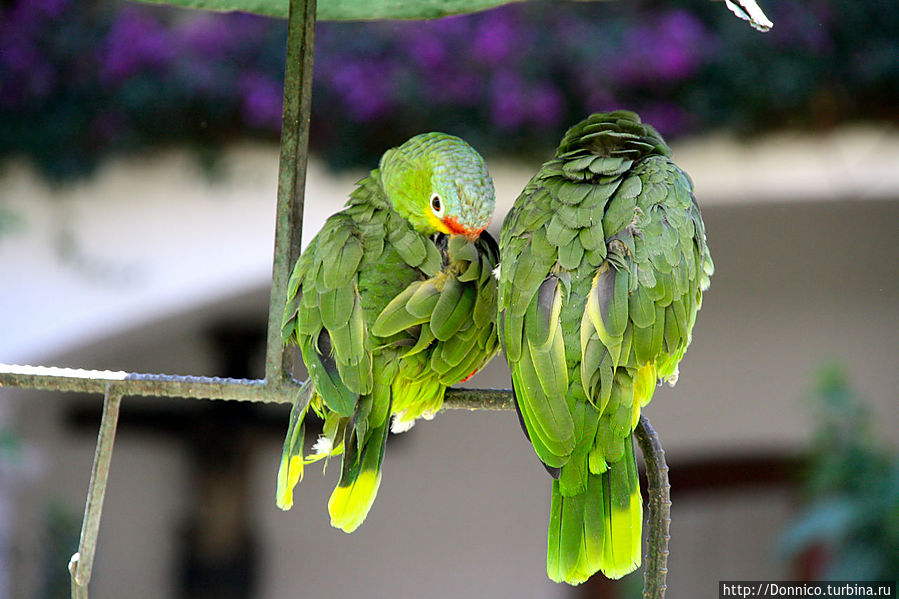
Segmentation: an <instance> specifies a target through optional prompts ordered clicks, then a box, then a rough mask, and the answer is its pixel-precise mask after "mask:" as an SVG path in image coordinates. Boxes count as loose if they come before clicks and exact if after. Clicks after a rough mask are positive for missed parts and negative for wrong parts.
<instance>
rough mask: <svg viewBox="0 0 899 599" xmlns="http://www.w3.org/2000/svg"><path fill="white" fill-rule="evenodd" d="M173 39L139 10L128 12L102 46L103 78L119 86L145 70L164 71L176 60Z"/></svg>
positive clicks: (113, 28) (127, 10)
mask: <svg viewBox="0 0 899 599" xmlns="http://www.w3.org/2000/svg"><path fill="white" fill-rule="evenodd" d="M173 37H174V36H173V35H172V34H171V32H170V31H169V29H167V28H166V27H164V26H163V25H162V24H161V23H160V22H159V21H157V20H156V19H154V18H152V17H150V16H148V15H146V14H145V13H143V12H142V11H140V10H138V9H136V8H132V7H127V8H125V9H124V10H122V12H121V13H119V15H118V18H117V19H116V20H115V22H114V23H113V25H112V28H111V29H110V30H109V35H108V36H107V37H106V39H105V40H104V43H103V46H102V50H101V52H102V55H101V74H102V77H103V78H104V79H105V80H107V81H109V82H111V83H116V82H119V81H122V80H124V79H127V78H128V77H131V76H132V75H134V74H136V73H137V72H139V71H140V70H142V69H145V68H151V69H162V68H163V67H165V66H167V65H168V64H169V63H170V62H171V61H172V60H173V59H174V58H175V56H176V48H175V45H174V43H173V41H174V39H173Z"/></svg>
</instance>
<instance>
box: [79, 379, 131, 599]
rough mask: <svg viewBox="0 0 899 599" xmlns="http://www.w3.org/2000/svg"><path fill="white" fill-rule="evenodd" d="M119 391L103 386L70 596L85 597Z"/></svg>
mask: <svg viewBox="0 0 899 599" xmlns="http://www.w3.org/2000/svg"><path fill="white" fill-rule="evenodd" d="M121 404H122V394H121V392H120V391H119V390H118V389H117V388H116V386H115V384H109V385H107V386H106V395H105V397H104V398H103V416H102V418H101V419H100V432H99V434H98V435H97V449H96V452H95V453H94V465H93V468H92V469H91V482H90V485H89V486H88V490H87V501H86V502H85V505H84V519H83V520H82V521H81V540H80V541H79V543H78V552H77V553H76V554H75V555H73V556H72V559H71V560H70V561H69V573H70V574H71V576H72V599H82V598H83V599H87V585H88V583H89V582H90V580H91V571H92V570H93V567H94V554H95V552H96V550H97V535H98V534H99V532H100V515H101V514H102V513H103V498H104V496H105V495H106V481H107V480H108V479H109V465H110V463H111V462H112V445H113V442H114V441H115V431H116V426H117V425H118V422H119V407H120V406H121Z"/></svg>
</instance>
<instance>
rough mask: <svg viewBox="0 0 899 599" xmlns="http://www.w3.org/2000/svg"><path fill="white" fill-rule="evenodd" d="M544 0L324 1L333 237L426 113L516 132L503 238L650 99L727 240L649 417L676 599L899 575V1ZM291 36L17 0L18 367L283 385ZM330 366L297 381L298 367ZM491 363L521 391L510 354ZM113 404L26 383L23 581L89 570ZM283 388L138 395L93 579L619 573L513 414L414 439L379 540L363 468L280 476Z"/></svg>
mask: <svg viewBox="0 0 899 599" xmlns="http://www.w3.org/2000/svg"><path fill="white" fill-rule="evenodd" d="M763 8H764V9H765V12H766V13H767V14H768V16H769V17H770V18H771V19H772V20H773V21H774V23H775V27H774V29H773V30H771V31H770V32H769V33H766V34H761V33H759V32H757V31H754V30H753V29H751V28H750V27H749V26H748V25H747V24H746V23H745V22H743V21H739V20H737V19H736V18H734V16H733V15H732V14H731V13H730V12H729V11H728V10H727V9H726V8H725V6H724V4H723V3H722V2H714V1H710V0H665V1H661V0H659V1H652V2H651V1H639V2H638V1H628V2H623V1H622V2H583V3H571V2H532V3H521V4H514V5H510V6H506V7H503V8H499V9H495V10H491V11H487V12H484V13H480V14H475V15H468V16H460V17H451V18H446V19H441V20H437V21H432V22H402V23H399V22H380V23H320V24H319V26H318V29H317V33H316V56H315V83H314V92H313V105H312V106H313V108H312V133H311V135H312V142H311V143H312V147H311V152H312V158H311V162H310V167H309V174H308V181H307V196H306V197H307V200H306V219H305V224H304V234H303V237H304V239H305V240H308V239H310V238H311V237H312V235H314V234H315V232H316V231H317V229H318V227H320V226H321V224H322V222H324V219H325V218H327V216H328V215H330V214H331V213H333V212H335V211H336V210H338V209H339V208H340V207H341V205H342V204H343V202H344V201H345V199H346V197H347V195H348V193H349V191H350V190H351V189H352V186H353V183H354V181H356V180H358V179H359V178H361V177H362V176H364V175H365V173H366V172H367V170H368V169H370V168H373V167H374V166H375V164H376V161H377V158H378V156H379V155H380V154H381V153H382V152H383V150H384V149H386V148H388V147H390V146H392V145H396V144H398V143H401V142H402V141H403V140H405V139H406V138H408V137H409V136H411V135H414V134H416V133H420V132H422V131H426V130H442V131H446V132H449V133H454V134H456V135H460V136H462V137H464V138H466V139H467V140H469V141H470V142H471V143H472V144H473V145H474V146H475V147H476V148H477V149H478V150H480V151H481V152H482V153H483V154H484V155H485V157H486V158H487V162H488V165H489V167H490V170H491V173H492V174H493V176H494V177H495V179H496V187H497V195H498V207H497V213H496V216H495V217H494V221H493V224H492V225H491V231H492V232H494V234H496V233H498V230H499V226H500V224H501V222H502V218H503V216H504V214H505V211H506V210H507V209H508V208H509V207H510V206H511V203H512V201H513V200H514V198H515V197H516V195H517V194H518V192H519V191H520V190H521V188H522V187H523V186H524V183H525V182H526V181H527V179H528V178H529V177H530V175H531V174H532V173H533V172H534V171H535V170H536V169H537V168H538V166H539V164H540V163H541V162H542V161H543V160H544V159H546V158H547V157H548V156H549V155H550V154H551V152H552V149H553V148H554V147H555V145H556V144H557V143H558V140H559V139H560V137H561V135H562V133H563V132H564V130H565V128H566V127H567V126H569V125H571V124H573V123H575V122H577V121H578V120H580V119H581V118H583V117H584V116H586V115H587V114H589V113H590V112H593V111H597V110H603V111H605V110H613V109H618V108H627V109H632V110H636V111H638V112H640V113H641V115H642V116H643V118H644V120H646V121H648V122H650V123H652V124H653V125H655V126H656V127H657V128H658V129H659V130H660V131H661V132H662V133H663V135H665V136H666V138H667V139H668V140H669V141H670V142H671V145H672V147H673V149H674V156H675V160H677V162H678V163H679V164H680V165H681V166H682V167H683V168H685V169H686V170H687V171H688V172H689V173H690V174H691V175H692V177H693V179H694V182H695V184H696V189H697V196H698V198H699V202H700V205H701V207H702V209H703V215H704V218H705V222H706V227H707V231H708V239H709V244H710V247H711V250H712V255H713V257H714V259H715V263H716V268H717V271H716V274H715V276H714V277H713V279H712V286H711V289H710V290H709V292H708V293H707V295H706V296H705V301H704V305H703V310H702V312H701V314H700V315H699V318H698V319H697V324H696V328H695V330H694V337H693V339H694V341H693V346H692V347H691V349H690V351H689V352H688V354H687V356H686V358H685V360H684V362H683V363H682V365H681V377H680V382H679V383H678V385H677V387H675V388H673V389H668V388H664V389H661V390H660V391H659V392H658V393H657V395H656V399H655V401H653V403H652V404H651V405H650V406H649V407H648V408H647V410H646V412H647V414H648V416H649V417H650V418H651V420H652V421H653V423H654V425H655V427H656V429H657V430H658V431H659V434H660V436H661V439H662V442H663V444H664V446H665V449H666V452H667V456H668V460H669V464H670V465H671V482H672V486H673V492H672V493H673V494H672V498H673V502H674V505H673V508H672V518H673V522H672V527H671V531H672V542H671V558H670V562H669V569H670V574H669V589H670V590H669V594H668V596H669V597H671V598H672V599H680V598H690V597H708V596H714V594H715V593H716V592H717V591H716V589H717V581H718V580H758V579H779V580H795V579H808V580H813V579H818V578H826V577H830V578H833V579H844V580H845V579H856V578H857V579H880V580H883V579H895V578H897V575H899V459H897V457H896V451H897V445H899V443H897V436H896V434H895V431H896V430H897V429H899V403H897V397H896V389H897V388H899V374H897V372H899V369H897V366H899V359H897V358H899V341H897V339H899V336H897V334H899V316H897V306H899V251H897V242H899V227H897V222H899V219H897V217H899V127H897V124H899V38H897V37H896V32H897V31H899V4H895V3H865V2H856V1H855V0H834V1H829V2H825V1H805V2H803V1H799V0H767V1H765V2H764V4H763ZM285 37H286V27H285V24H284V23H283V22H282V21H278V20H273V19H266V18H261V17H255V16H250V15H245V14H211V13H203V12H196V11H188V10H176V9H167V8H164V7H158V6H146V5H139V4H132V3H125V2H118V1H115V0H104V1H99V0H98V1H94V2H74V1H73V0H18V1H10V0H3V1H0V280H2V286H0V290H2V292H0V313H2V316H0V362H4V363H19V364H26V363H30V364H45V365H59V366H72V367H80V368H99V369H111V370H127V371H139V372H159V373H168V374H195V375H217V376H230V377H253V378H257V377H261V376H263V353H264V336H265V333H264V332H265V322H266V313H267V308H268V295H269V287H270V274H271V249H272V239H273V230H274V204H275V190H276V178H277V168H278V148H277V136H278V131H279V126H280V114H281V85H282V71H283V60H284V58H283V57H284V52H285ZM301 374H302V373H298V375H301ZM468 384H470V385H472V386H481V387H508V386H509V380H508V375H507V373H506V370H505V364H504V363H503V361H502V359H501V358H497V359H496V360H494V362H493V363H492V364H491V365H490V366H488V368H487V369H486V370H485V371H484V372H482V373H481V374H479V375H478V376H477V377H475V378H474V379H472V381H470V382H469V383H468ZM100 403H101V401H100V399H99V398H98V397H95V396H78V395H76V394H68V395H62V394H55V393H46V392H38V391H27V390H19V389H3V390H0V597H6V596H9V597H28V598H31V597H35V598H55V597H66V596H68V593H69V582H68V572H67V570H66V564H67V563H68V560H69V557H70V555H71V554H72V552H73V551H74V550H75V548H76V547H77V539H78V533H79V530H80V521H81V515H82V511H83V506H84V499H85V494H86V491H87V485H88V478H89V474H90V464H91V460H92V456H93V450H94V443H95V439H96V432H97V426H98V423H99V415H100ZM288 412H289V409H288V407H287V406H260V405H243V404H239V403H226V402H205V401H196V400H163V399H146V398H127V399H126V400H125V401H124V404H123V408H122V414H121V421H120V426H119V433H118V436H117V440H116V450H115V453H114V456H113V460H112V471H111V474H110V483H109V488H108V492H107V495H106V504H105V509H104V519H103V524H102V528H101V533H100V538H99V547H98V554H97V559H96V563H95V567H94V576H93V580H92V584H91V593H92V596H93V597H99V598H107V597H108V598H118V597H176V598H182V597H183V598H188V597H190V598H206V597H216V598H230V597H259V598H286V597H304V598H305V597H313V598H314V597H349V596H355V597H388V596H389V597H409V598H412V597H429V598H430V597H447V598H449V597H513V596H514V597H541V598H542V597H606V598H616V597H618V598H627V597H635V596H638V595H639V588H640V586H641V582H642V577H641V575H640V573H639V572H638V573H635V574H633V575H631V576H629V577H626V578H625V579H624V580H623V581H621V582H616V583H611V582H608V581H604V580H601V577H600V576H596V577H594V579H593V580H591V581H590V582H589V583H588V584H586V585H583V586H581V587H578V588H571V587H567V586H560V585H555V584H553V583H551V582H549V581H548V580H547V579H546V576H545V570H544V564H545V543H546V540H545V539H546V526H547V520H548V513H549V480H548V478H547V477H546V475H545V472H544V471H543V469H542V467H541V466H540V465H539V463H538V462H537V460H536V459H535V458H534V456H533V455H532V450H531V449H530V447H529V445H528V443H527V441H526V440H525V438H524V437H523V435H522V434H521V433H520V431H519V428H518V423H517V421H516V417H515V415H514V414H512V413H486V412H473V413H468V412H457V411H450V412H444V413H442V414H441V415H440V416H439V417H437V418H436V419H435V420H434V421H432V422H425V423H420V424H419V425H417V426H416V427H415V428H414V429H412V430H411V431H410V432H408V433H405V434H403V435H400V436H392V437H391V439H390V449H389V450H388V455H389V457H388V458H387V461H386V463H385V472H384V484H383V485H382V488H381V491H380V493H379V497H378V500H377V501H376V503H375V506H374V508H373V509H372V512H371V514H370V515H369V517H368V519H367V521H366V523H365V525H364V526H362V527H361V528H360V529H359V530H358V531H357V532H355V533H353V534H352V535H349V536H348V535H345V534H343V533H342V532H339V531H337V530H335V529H331V528H330V526H329V524H328V517H327V511H326V502H327V496H328V494H329V493H330V489H331V488H332V487H333V485H334V484H335V482H336V477H337V472H336V471H335V470H336V468H334V467H333V465H332V467H331V468H330V469H329V470H328V472H327V473H326V475H325V476H319V475H318V472H317V469H316V468H315V467H313V468H312V471H311V472H309V473H308V474H307V476H306V479H305V480H304V482H303V483H302V485H301V486H300V487H299V490H298V495H297V501H296V504H295V507H294V509H293V510H292V511H291V512H281V511H280V510H278V509H277V508H276V507H275V503H274V483H275V474H276V471H277V466H278V460H279V457H280V448H281V442H282V439H283V433H284V431H285V430H286V424H287V416H288Z"/></svg>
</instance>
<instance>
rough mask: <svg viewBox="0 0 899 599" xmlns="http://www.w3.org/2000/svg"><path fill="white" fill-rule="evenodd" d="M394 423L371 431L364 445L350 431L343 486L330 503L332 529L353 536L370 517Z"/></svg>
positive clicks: (345, 443)
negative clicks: (352, 533) (369, 511)
mask: <svg viewBox="0 0 899 599" xmlns="http://www.w3.org/2000/svg"><path fill="white" fill-rule="evenodd" d="M389 428H390V419H389V418H385V419H384V421H383V422H382V423H381V425H380V426H378V427H377V428H375V429H374V430H372V431H370V432H369V434H368V435H367V437H366V439H365V441H364V442H362V443H361V447H360V443H358V442H357V440H356V435H355V432H354V430H353V428H352V427H347V432H346V438H345V439H344V447H345V449H346V453H345V454H344V456H343V466H342V470H341V473H340V482H338V483H337V487H335V488H334V492H333V493H331V498H330V499H329V500H328V513H329V514H331V526H333V527H334V528H339V529H341V530H342V531H344V532H347V533H349V532H353V531H354V530H356V529H357V528H359V525H360V524H362V522H363V521H364V520H365V517H366V516H367V515H368V510H370V509H371V505H372V503H374V501H375V496H376V495H377V494H378V487H379V486H380V484H381V464H382V463H383V461H384V448H385V446H386V444H387V431H388V429H389Z"/></svg>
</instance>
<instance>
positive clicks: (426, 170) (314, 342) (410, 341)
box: [277, 133, 499, 532]
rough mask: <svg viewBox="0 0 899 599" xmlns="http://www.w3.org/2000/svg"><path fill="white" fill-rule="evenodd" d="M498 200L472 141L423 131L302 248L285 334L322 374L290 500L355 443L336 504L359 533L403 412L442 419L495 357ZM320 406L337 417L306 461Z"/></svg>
mask: <svg viewBox="0 0 899 599" xmlns="http://www.w3.org/2000/svg"><path fill="white" fill-rule="evenodd" d="M493 207H494V189H493V181H492V180H491V178H490V175H489V174H488V172H487V168H486V165H485V164H484V160H483V159H482V158H481V156H480V155H479V154H478V153H477V152H476V151H475V150H474V149H473V148H472V147H471V146H469V145H468V144H467V143H466V142H464V141H463V140H461V139H459V138H457V137H453V136H450V135H446V134H442V133H426V134H422V135H418V136H416V137H413V138H412V139H410V140H409V141H407V142H406V143H404V144H402V145H401V146H399V147H396V148H392V149H390V150H388V151H387V152H385V153H384V155H383V156H382V158H381V160H380V164H379V168H378V169H376V170H373V171H372V172H371V173H370V174H369V176H367V177H366V178H364V179H362V180H361V181H360V182H359V183H358V184H357V187H356V189H355V190H354V191H353V192H352V194H351V195H350V199H349V201H348V202H347V205H346V208H344V209H343V210H342V211H341V212H338V213H337V214H335V215H333V216H331V217H330V218H329V219H328V220H327V222H325V225H324V227H323V228H322V230H321V231H320V232H319V233H318V235H316V236H315V238H314V239H313V240H312V241H311V242H310V244H309V246H308V247H307V248H306V249H305V251H304V252H303V254H302V255H301V256H300V258H299V260H298V261H297V263H296V266H295V267H294V270H293V274H292V276H291V277H290V281H289V284H288V290H287V303H286V307H285V311H284V321H283V329H282V337H283V339H284V341H285V342H294V343H296V344H298V345H299V347H300V350H301V351H302V354H303V362H304V363H305V364H306V368H307V369H308V371H309V380H308V381H307V383H306V385H305V387H304V388H303V389H302V390H301V392H300V395H299V398H298V400H297V402H296V403H295V405H294V407H293V410H292V412H291V419H290V425H289V429H288V432H287V437H286V439H285V441H284V451H283V454H282V457H281V467H280V470H279V472H278V481H277V504H278V506H279V507H280V508H282V509H285V510H286V509H290V507H291V505H292V504H293V488H294V486H295V485H296V484H297V482H299V481H300V480H301V479H302V476H303V467H304V465H305V464H308V463H310V462H312V461H316V460H318V459H321V458H325V457H327V456H332V455H337V454H341V453H342V454H343V461H342V467H341V474H340V481H339V482H338V484H337V487H336V488H335V489H334V492H333V493H332V495H331V498H330V500H329V502H328V511H329V512H330V515H331V524H332V525H333V526H335V527H337V528H340V529H342V530H344V531H345V532H352V531H353V530H355V529H356V528H357V527H358V526H359V525H360V524H361V523H362V521H363V520H365V517H366V515H367V514H368V511H369V509H370V508H371V505H372V502H373V501H374V499H375V495H376V494H377V491H378V486H379V484H380V480H381V464H382V461H383V459H384V448H385V443H386V440H387V432H388V428H389V427H390V419H391V417H392V419H393V424H392V429H393V430H394V432H400V431H403V430H406V429H408V428H409V427H410V426H412V424H413V423H414V421H415V419H416V418H419V417H424V418H431V417H433V415H434V414H436V413H437V412H438V411H439V410H440V408H441V406H442V404H443V396H444V391H445V390H446V388H447V387H448V386H450V385H453V384H455V383H458V382H460V381H463V380H465V379H467V378H468V377H470V376H471V375H472V374H474V373H475V372H477V371H478V370H480V369H481V368H482V367H483V366H484V365H485V364H487V362H489V361H490V359H491V358H492V357H493V356H494V355H495V354H496V352H497V351H498V349H499V343H498V338H497V335H496V285H497V283H496V280H495V278H494V276H493V274H492V271H493V270H494V268H495V267H496V265H497V263H498V259H499V249H498V247H497V245H496V242H495V241H494V240H493V238H492V237H491V236H490V235H489V234H488V233H486V232H485V231H484V229H485V228H486V227H487V225H488V224H489V222H490V219H491V217H492V216H493ZM310 407H311V409H312V410H314V411H315V412H316V413H317V414H318V415H319V416H320V417H321V418H323V419H324V426H323V433H322V436H321V437H320V438H319V440H318V442H317V443H316V444H315V446H314V451H313V454H311V455H309V456H305V457H304V455H303V440H304V426H303V421H304V419H305V417H306V415H307V412H308V409H309V408H310Z"/></svg>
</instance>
